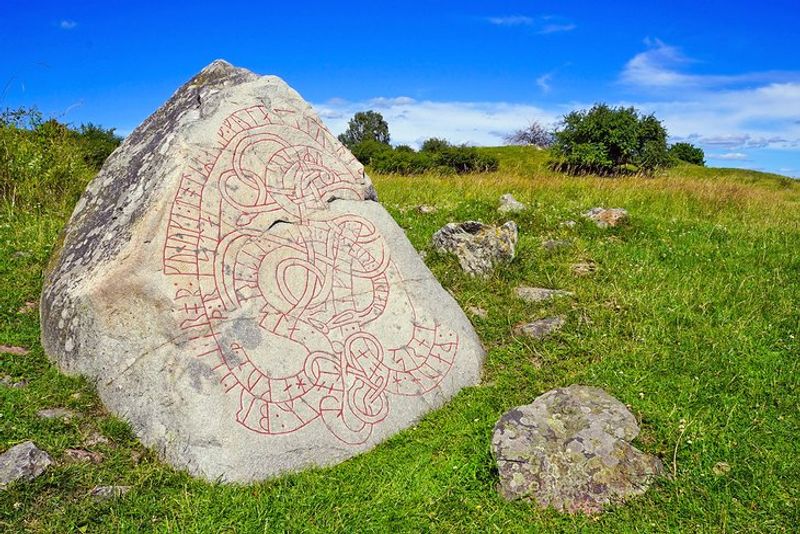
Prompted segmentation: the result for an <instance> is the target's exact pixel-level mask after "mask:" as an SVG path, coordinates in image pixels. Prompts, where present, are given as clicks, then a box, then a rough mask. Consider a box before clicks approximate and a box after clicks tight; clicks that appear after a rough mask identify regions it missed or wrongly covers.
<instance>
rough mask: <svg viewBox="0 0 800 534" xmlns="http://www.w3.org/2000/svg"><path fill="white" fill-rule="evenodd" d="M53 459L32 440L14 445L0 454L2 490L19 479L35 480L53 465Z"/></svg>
mask: <svg viewBox="0 0 800 534" xmlns="http://www.w3.org/2000/svg"><path fill="white" fill-rule="evenodd" d="M52 463H53V459H52V458H50V455H49V454H47V453H46V452H44V451H43V450H42V449H40V448H39V447H37V446H36V445H34V443H33V442H32V441H26V442H24V443H20V444H19V445H14V446H13V447H11V448H10V449H8V450H7V451H5V452H4V453H2V454H0V490H2V489H5V487H6V486H7V485H8V484H10V483H12V482H16V481H18V480H20V481H25V480H33V479H34V478H36V477H38V476H39V475H41V474H42V473H44V472H45V470H46V469H47V468H48V467H49V466H50V465H52Z"/></svg>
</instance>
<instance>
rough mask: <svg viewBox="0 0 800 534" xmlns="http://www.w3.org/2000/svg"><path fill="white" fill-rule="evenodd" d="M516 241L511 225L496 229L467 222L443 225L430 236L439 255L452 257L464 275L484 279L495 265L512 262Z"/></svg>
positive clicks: (495, 227) (515, 230)
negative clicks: (441, 253) (443, 253)
mask: <svg viewBox="0 0 800 534" xmlns="http://www.w3.org/2000/svg"><path fill="white" fill-rule="evenodd" d="M517 238H518V232H517V225H516V223H515V222H514V221H508V222H506V223H505V224H503V225H502V226H499V227H498V226H491V225H488V224H483V223H482V222H478V221H466V222H462V223H448V224H446V225H445V226H443V227H442V228H440V229H439V230H438V231H437V232H436V233H435V234H433V238H432V239H431V243H432V245H433V247H434V248H435V249H436V250H438V251H440V252H449V253H451V254H454V255H455V256H456V258H458V263H459V265H460V266H461V268H462V269H463V270H464V272H466V273H468V274H470V275H473V276H485V275H488V274H489V273H491V272H492V270H494V268H495V267H496V266H497V265H498V264H502V263H508V262H510V261H511V260H513V259H514V255H515V253H516V245H517Z"/></svg>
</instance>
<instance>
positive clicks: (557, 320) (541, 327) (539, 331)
mask: <svg viewBox="0 0 800 534" xmlns="http://www.w3.org/2000/svg"><path fill="white" fill-rule="evenodd" d="M565 322H566V320H565V319H564V317H563V316H561V315H559V316H556V317H547V318H546V319H539V320H537V321H533V322H532V323H524V324H520V325H517V326H516V327H514V334H516V335H518V336H528V337H532V338H534V339H544V338H546V337H547V336H549V335H550V334H552V333H553V332H556V331H558V330H561V327H562V326H564V323H565Z"/></svg>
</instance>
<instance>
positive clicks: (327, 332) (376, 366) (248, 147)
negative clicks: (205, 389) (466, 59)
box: [164, 106, 458, 444]
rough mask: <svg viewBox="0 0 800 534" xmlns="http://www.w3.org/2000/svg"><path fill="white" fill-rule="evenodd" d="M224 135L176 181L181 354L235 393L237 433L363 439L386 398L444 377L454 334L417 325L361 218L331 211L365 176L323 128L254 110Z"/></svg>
mask: <svg viewBox="0 0 800 534" xmlns="http://www.w3.org/2000/svg"><path fill="white" fill-rule="evenodd" d="M287 131H288V132H290V133H289V134H288V135H282V133H283V134H286V132H287ZM287 137H288V138H289V139H287ZM218 141H219V147H220V148H219V149H218V151H217V153H216V154H215V155H213V156H211V157H210V158H209V160H208V161H204V162H200V163H199V164H197V165H195V166H194V167H196V168H191V169H189V170H188V171H187V172H186V173H185V174H184V175H183V176H182V178H181V182H180V184H179V186H178V189H177V191H176V193H175V199H174V202H173V204H172V210H171V213H170V218H169V222H168V224H167V235H166V240H165V243H164V273H165V274H166V275H168V276H170V277H171V278H172V280H173V281H174V288H175V295H174V300H175V313H176V319H177V324H178V327H179V328H180V329H181V330H182V332H183V333H184V334H185V336H186V339H187V340H188V345H187V346H188V347H189V350H191V351H194V352H195V354H196V357H198V358H211V360H212V361H213V364H212V366H213V368H214V369H215V370H218V371H219V373H220V375H221V377H222V378H221V380H220V382H221V384H222V386H223V388H224V390H225V391H226V392H229V393H230V394H236V395H238V396H239V410H238V413H237V414H236V419H237V421H238V422H239V423H240V424H241V425H243V426H244V427H246V428H248V429H250V430H252V431H255V432H258V433H261V434H268V435H279V434H289V433H291V432H294V431H296V430H299V429H300V428H303V427H305V426H306V425H309V424H319V425H324V427H326V428H327V429H328V430H329V431H330V432H331V433H332V434H333V435H334V436H336V438H338V439H339V440H340V441H342V442H344V443H348V444H360V443H364V442H366V441H367V440H368V439H369V437H370V435H371V434H372V430H373V427H374V426H375V425H377V424H380V423H381V421H383V420H384V419H386V417H387V416H388V414H389V411H390V399H391V397H392V396H417V395H422V394H424V393H426V392H428V391H431V390H432V389H434V388H435V387H436V386H437V385H438V384H439V383H440V382H441V381H442V379H443V378H444V377H445V375H446V374H447V373H448V372H449V371H450V368H451V367H452V364H453V361H454V359H455V355H456V351H457V349H458V337H457V336H456V334H455V333H454V332H452V331H450V330H447V329H446V328H443V327H442V326H441V325H439V324H438V323H426V322H424V318H422V317H419V315H418V314H417V312H416V310H415V309H414V305H413V303H412V302H411V299H410V297H409V296H408V294H406V292H405V289H404V288H403V286H402V283H403V280H402V277H401V275H400V273H399V271H398V269H397V267H396V266H395V264H394V263H393V262H392V260H391V258H390V256H389V253H388V251H387V248H386V246H385V241H384V238H383V237H382V236H381V234H380V233H379V232H378V230H377V229H376V228H375V227H374V226H373V225H372V224H371V223H370V222H369V221H367V220H365V219H363V218H361V217H359V216H357V215H354V214H344V215H343V214H334V213H332V212H331V211H330V210H329V209H327V203H328V201H330V200H332V199H334V198H351V199H359V198H362V195H363V192H362V191H361V188H359V185H358V184H360V183H362V181H363V177H362V176H358V175H357V174H355V173H354V172H353V171H352V170H351V169H352V166H351V165H350V163H352V161H353V158H352V156H351V155H350V153H349V152H347V150H346V149H344V147H342V146H341V145H339V144H337V143H336V142H335V141H334V140H333V137H332V136H331V134H330V132H328V130H327V129H326V128H325V127H324V126H322V125H321V124H319V123H318V122H317V121H316V120H314V119H313V118H310V117H307V116H305V115H303V114H301V113H295V112H292V111H287V110H275V109H268V108H266V107H264V106H253V107H250V108H246V109H240V110H238V111H236V112H234V113H233V114H231V115H230V116H229V117H228V118H227V119H226V120H224V121H223V122H222V125H221V126H220V128H219V131H218ZM287 223H288V224H287ZM387 338H390V339H389V340H387ZM382 339H383V341H382ZM395 340H396V341H395ZM386 343H388V344H389V345H390V346H389V347H388V348H387V346H386Z"/></svg>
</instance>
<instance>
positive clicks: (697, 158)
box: [669, 143, 706, 165]
mask: <svg viewBox="0 0 800 534" xmlns="http://www.w3.org/2000/svg"><path fill="white" fill-rule="evenodd" d="M669 154H670V156H672V157H674V158H675V159H679V160H681V161H685V162H686V163H693V164H695V165H705V164H706V154H705V152H703V149H702V148H700V147H697V146H694V145H693V144H691V143H675V144H674V145H672V146H671V147H669Z"/></svg>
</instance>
